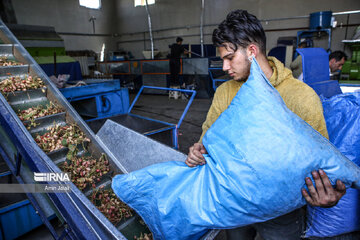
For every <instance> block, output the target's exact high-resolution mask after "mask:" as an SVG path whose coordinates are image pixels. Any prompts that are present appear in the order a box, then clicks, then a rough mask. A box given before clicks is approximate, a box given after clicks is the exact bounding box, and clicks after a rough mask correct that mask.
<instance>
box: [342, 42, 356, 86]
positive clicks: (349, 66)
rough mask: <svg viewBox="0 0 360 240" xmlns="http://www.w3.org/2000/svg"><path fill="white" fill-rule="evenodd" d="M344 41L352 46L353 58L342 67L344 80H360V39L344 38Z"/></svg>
mask: <svg viewBox="0 0 360 240" xmlns="http://www.w3.org/2000/svg"><path fill="white" fill-rule="evenodd" d="M342 42H343V43H345V44H347V45H349V46H350V49H351V51H352V55H351V58H350V59H349V60H347V61H346V62H345V63H344V65H343V67H342V69H341V79H342V80H352V82H353V83H354V81H353V80H358V81H359V80H360V39H358V40H343V41H342Z"/></svg>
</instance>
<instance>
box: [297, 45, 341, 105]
mask: <svg viewBox="0 0 360 240" xmlns="http://www.w3.org/2000/svg"><path fill="white" fill-rule="evenodd" d="M296 51H298V53H299V54H300V55H301V57H302V66H303V68H302V69H303V80H304V83H306V84H308V85H309V86H310V87H312V88H313V89H314V90H315V92H316V93H317V94H318V95H319V96H320V95H323V96H324V97H327V98H330V97H332V96H334V95H336V94H340V93H341V89H340V86H339V83H338V81H334V80H330V76H329V55H328V53H327V52H326V51H325V50H324V49H323V48H298V49H297V50H296Z"/></svg>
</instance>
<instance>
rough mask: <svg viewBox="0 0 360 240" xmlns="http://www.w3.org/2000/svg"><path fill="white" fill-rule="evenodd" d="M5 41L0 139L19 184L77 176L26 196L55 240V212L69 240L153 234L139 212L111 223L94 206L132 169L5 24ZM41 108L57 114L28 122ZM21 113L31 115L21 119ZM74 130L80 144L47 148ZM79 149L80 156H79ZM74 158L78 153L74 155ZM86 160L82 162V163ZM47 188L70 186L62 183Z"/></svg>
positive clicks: (1, 38)
mask: <svg viewBox="0 0 360 240" xmlns="http://www.w3.org/2000/svg"><path fill="white" fill-rule="evenodd" d="M0 42H1V44H0V57H2V58H4V59H5V58H6V59H5V60H4V59H3V60H4V61H3V62H5V63H6V62H10V63H11V64H9V65H8V64H2V63H1V62H0V65H1V66H0V83H1V84H0V90H1V93H2V94H0V123H1V127H0V138H1V139H2V140H1V142H0V155H1V156H2V158H3V159H4V160H5V162H6V163H7V165H8V167H9V168H10V170H11V172H12V173H13V174H14V175H15V176H16V179H17V181H18V182H19V183H22V184H25V183H34V180H33V179H34V177H33V176H34V172H43V173H46V172H55V173H60V172H62V169H63V170H65V171H67V172H68V171H71V170H73V171H75V172H72V181H73V182H72V183H70V186H71V191H70V192H67V193H46V194H44V193H42V194H40V193H27V194H26V195H27V197H28V198H29V200H30V201H31V203H32V204H33V206H34V207H35V209H36V210H37V211H38V212H39V214H40V217H41V218H42V220H43V222H44V223H45V224H46V225H47V227H48V228H49V229H50V231H51V233H52V235H53V236H54V238H59V236H58V235H57V233H56V232H55V231H54V230H53V229H52V227H51V225H50V224H49V222H48V221H47V218H48V216H50V215H51V214H53V213H56V214H57V216H58V217H59V218H60V219H61V220H62V221H63V222H64V226H65V231H64V232H63V233H62V236H66V238H67V239H134V236H137V237H138V239H139V236H140V235H141V234H144V233H149V230H148V229H147V227H146V225H145V224H144V223H143V222H142V220H141V218H140V217H139V216H138V215H137V214H136V213H134V212H133V213H132V216H131V214H124V215H125V216H123V218H122V219H121V221H119V218H117V219H116V221H114V219H111V218H112V217H113V215H111V214H109V213H108V212H107V213H106V214H107V216H108V217H109V219H107V218H106V217H105V215H103V214H102V213H101V212H100V211H99V210H98V208H99V207H101V204H104V202H101V201H100V200H93V202H94V204H93V203H92V201H91V199H92V198H95V197H96V199H98V198H99V199H102V198H101V196H99V193H101V191H104V190H108V189H110V185H111V177H112V176H113V175H115V174H120V173H126V172H127V171H126V169H125V168H124V167H123V165H122V164H121V162H119V161H118V160H117V159H116V158H115V157H114V156H113V155H112V153H111V152H109V151H108V150H107V147H106V146H104V144H103V143H102V142H101V141H98V140H97V139H98V138H97V136H95V135H94V133H93V132H92V131H91V129H90V128H89V127H88V126H87V125H86V123H85V122H84V121H83V120H82V119H81V118H80V116H79V115H78V114H77V113H76V111H75V110H74V109H73V108H72V107H71V105H70V104H69V103H68V102H67V100H66V99H65V98H64V97H63V95H62V94H61V93H60V92H59V90H58V89H57V88H56V87H55V86H54V85H53V83H51V81H50V80H49V78H48V76H46V74H45V73H44V72H43V71H42V69H41V68H40V67H39V65H38V64H37V63H36V62H35V61H34V60H33V58H32V57H31V56H30V55H29V54H28V53H27V51H26V50H25V49H24V47H23V46H22V45H21V44H20V43H19V41H18V40H17V39H16V38H15V37H14V35H13V34H12V33H11V32H10V31H9V29H8V28H7V27H6V26H5V25H4V23H3V22H2V21H1V20H0ZM29 76H31V78H29ZM14 78H20V79H21V80H20V81H18V82H17V83H14V84H9V85H7V86H4V84H5V82H8V83H9V82H10V81H14ZM38 78H40V81H39V80H38ZM34 82H37V85H39V86H36V85H34V84H33V83H34ZM39 83H43V84H39ZM21 84H23V85H21ZM15 85H18V86H15ZM39 106H43V107H46V106H55V108H56V111H54V112H51V114H49V115H45V116H41V117H38V118H30V119H28V117H29V116H30V115H31V114H32V113H31V112H32V110H34V109H35V108H39ZM30 108H31V109H30ZM21 111H27V112H26V113H23V114H21ZM17 114H19V116H18V115H17ZM25 115H26V116H25ZM56 126H58V127H57V130H56V131H55V132H54V133H51V134H50V133H49V132H50V131H51V130H50V128H51V127H52V128H54V127H56ZM70 126H72V127H73V128H77V129H79V131H80V133H76V137H75V135H72V136H71V137H72V138H73V139H78V141H76V142H73V144H71V142H70V144H69V142H68V141H70V140H69V139H70V137H69V136H67V137H66V138H65V142H64V140H62V141H61V140H60V142H61V144H60V145H59V149H56V150H52V149H51V147H52V146H51V145H45V144H47V142H46V141H44V138H45V139H46V136H45V135H46V134H50V135H51V138H53V137H54V135H59V136H60V133H59V132H60V131H63V132H64V131H66V129H67V128H68V127H70ZM60 127H61V128H62V130H60ZM81 133H83V134H84V138H82V139H80V140H79V136H81ZM39 136H40V137H39ZM44 136H45V137H44ZM59 136H58V137H59ZM34 139H38V140H37V141H40V142H42V143H43V145H41V144H40V143H39V142H38V143H37V142H36V141H35V140H34ZM66 140H68V141H66ZM75 146H76V151H74V147H75ZM69 150H70V151H69ZM69 153H72V154H70V155H69ZM86 157H92V158H93V159H94V161H93V160H91V161H89V162H87V163H84V162H86V161H85V160H84V159H85V158H86ZM80 158H82V160H79V159H80ZM92 161H93V163H91V162H92ZM71 164H75V165H76V167H74V168H72V169H70V168H69V166H71ZM84 164H85V165H86V167H85V168H87V167H88V168H89V169H88V170H86V171H88V172H87V173H85V172H83V173H82V171H79V169H80V167H82V166H85V165H84ZM87 165H89V166H87ZM95 165H96V167H97V168H99V169H96V172H94V173H93V172H91V171H92V170H93V169H91V168H93V167H94V166H95ZM69 169H70V170H69ZM83 169H84V168H83ZM83 169H82V170H83ZM90 172H91V174H92V176H94V178H84V177H86V176H87V175H86V174H88V175H90ZM100 173H101V174H100ZM84 174H85V176H84ZM77 175H79V176H78V177H77ZM47 183H48V184H55V183H56V184H64V182H60V181H53V182H47ZM85 183H86V185H85ZM80 189H81V190H80ZM109 196H110V195H109ZM99 201H100V202H99ZM95 205H96V206H95ZM216 233H217V232H216V231H211V232H209V233H208V234H207V235H206V236H204V237H203V239H213V238H214V236H215V235H216Z"/></svg>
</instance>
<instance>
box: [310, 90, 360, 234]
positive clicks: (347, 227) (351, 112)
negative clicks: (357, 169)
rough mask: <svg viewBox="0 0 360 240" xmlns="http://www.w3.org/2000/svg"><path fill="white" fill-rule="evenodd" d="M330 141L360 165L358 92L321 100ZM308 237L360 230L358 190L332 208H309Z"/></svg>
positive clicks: (348, 192)
mask: <svg viewBox="0 0 360 240" xmlns="http://www.w3.org/2000/svg"><path fill="white" fill-rule="evenodd" d="M322 103H323V107H324V116H325V120H326V126H327V129H328V132H329V137H330V141H331V142H332V143H333V144H334V145H335V146H336V147H337V148H338V149H339V150H340V151H341V152H342V153H343V154H344V155H345V156H346V157H348V158H349V160H351V161H353V162H354V163H356V164H357V165H358V166H359V165H360V131H359V130H360V92H355V93H345V94H339V95H335V96H334V97H332V98H329V99H327V98H322ZM307 219H308V222H307V231H306V236H307V237H333V236H337V235H341V234H345V233H349V232H354V231H359V230H360V191H359V190H357V189H348V190H347V192H346V194H345V195H344V196H343V197H342V198H341V199H340V201H339V202H338V204H337V205H336V206H334V207H332V208H317V207H311V206H308V217H307Z"/></svg>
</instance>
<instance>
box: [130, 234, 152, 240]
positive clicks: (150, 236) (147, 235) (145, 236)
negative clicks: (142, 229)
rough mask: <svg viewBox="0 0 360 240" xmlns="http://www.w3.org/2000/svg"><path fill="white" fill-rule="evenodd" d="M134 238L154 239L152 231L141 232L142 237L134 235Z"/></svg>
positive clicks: (141, 239)
mask: <svg viewBox="0 0 360 240" xmlns="http://www.w3.org/2000/svg"><path fill="white" fill-rule="evenodd" d="M134 239H136V240H153V237H152V234H151V233H144V234H142V233H140V237H137V236H134Z"/></svg>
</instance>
